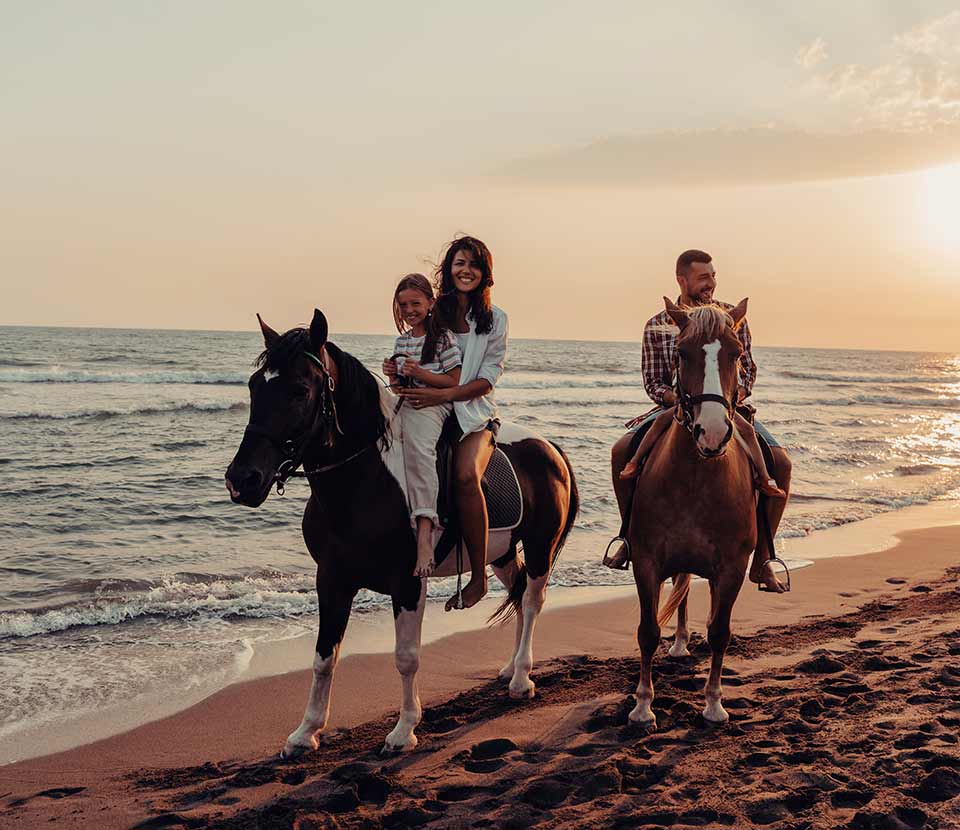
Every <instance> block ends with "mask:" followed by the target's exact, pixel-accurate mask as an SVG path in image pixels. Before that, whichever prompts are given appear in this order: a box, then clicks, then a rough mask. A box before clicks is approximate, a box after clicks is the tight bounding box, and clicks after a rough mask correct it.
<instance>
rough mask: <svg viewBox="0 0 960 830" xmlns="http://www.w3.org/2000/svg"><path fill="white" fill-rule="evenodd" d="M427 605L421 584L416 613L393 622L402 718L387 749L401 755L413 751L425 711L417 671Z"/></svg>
mask: <svg viewBox="0 0 960 830" xmlns="http://www.w3.org/2000/svg"><path fill="white" fill-rule="evenodd" d="M426 604H427V581H426V580H425V579H424V580H421V582H420V599H419V601H418V602H417V607H416V608H415V609H414V610H413V611H407V610H405V609H403V608H401V609H400V611H399V613H398V614H397V615H396V619H395V620H394V628H395V629H396V636H397V641H396V647H395V651H394V656H395V659H396V662H397V671H398V672H400V682H401V685H402V689H403V691H402V698H401V701H400V717H399V719H398V720H397V725H396V726H395V727H394V728H393V731H391V732H390V734H389V735H387V739H386V742H385V743H384V749H388V750H392V751H398V750H408V749H413V748H414V747H415V746H416V745H417V736H416V735H415V734H414V731H413V730H414V729H416V728H417V724H418V723H420V718H421V716H422V714H423V709H422V708H421V706H420V693H419V691H418V690H417V671H418V669H419V668H420V633H421V629H422V627H423V609H424V607H425V606H426Z"/></svg>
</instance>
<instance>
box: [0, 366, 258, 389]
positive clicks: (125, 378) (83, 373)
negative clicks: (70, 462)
mask: <svg viewBox="0 0 960 830" xmlns="http://www.w3.org/2000/svg"><path fill="white" fill-rule="evenodd" d="M249 377H250V376H249V374H242V373H240V372H193V371H161V372H92V371H90V370H89V369H62V368H60V367H57V366H52V367H50V366H48V367H45V368H44V369H43V370H41V371H33V370H26V369H16V370H9V369H8V370H0V383H134V384H161V383H162V384H190V385H194V384H201V385H205V386H243V385H246V383H247V380H248V379H249Z"/></svg>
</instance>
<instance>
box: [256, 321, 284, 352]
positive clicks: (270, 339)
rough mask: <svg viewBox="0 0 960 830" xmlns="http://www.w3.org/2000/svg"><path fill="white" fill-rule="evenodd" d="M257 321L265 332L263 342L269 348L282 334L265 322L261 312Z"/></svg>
mask: <svg viewBox="0 0 960 830" xmlns="http://www.w3.org/2000/svg"><path fill="white" fill-rule="evenodd" d="M257 322H258V323H259V324H260V331H262V332H263V342H264V344H265V345H266V347H267V348H268V349H269V348H270V347H271V346H272V345H273V344H274V343H276V342H277V341H278V340H279V339H280V335H279V334H277V333H276V332H275V331H274V330H273V329H272V328H270V326H268V325H267V324H266V323H264V322H263V318H262V317H261V316H260V315H259V314H258V315H257Z"/></svg>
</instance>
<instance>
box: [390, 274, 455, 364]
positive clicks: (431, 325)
mask: <svg viewBox="0 0 960 830" xmlns="http://www.w3.org/2000/svg"><path fill="white" fill-rule="evenodd" d="M408 289H412V290H414V291H419V292H420V293H421V294H423V295H424V296H425V297H426V298H427V299H428V300H432V299H433V286H432V285H430V280H428V279H427V278H426V277H425V276H424V275H423V274H407V275H406V276H405V277H404V278H403V279H402V280H400V282H399V283H397V290H396V291H394V292H393V322H394V323H396V325H397V331H399V332H400V334H403V333H404V332H405V331H406V330H407V328H406V324H405V323H404V321H403V315H402V314H401V313H400V292H401V291H406V290H408ZM435 310H436V306H434V308H433V310H431V311H430V312H429V313H428V314H427V319H426V320H424V323H423V327H424V329H426V337H425V338H424V341H423V349H422V351H421V352H420V363H421V364H423V363H433V360H434V358H435V357H436V355H437V343H439V342H440V340H441V338H443V337H445V335H446V333H445V331H444V328H443V326H442V325H441V322H440V319H439V317H438V315H437V314H435V313H434V312H435Z"/></svg>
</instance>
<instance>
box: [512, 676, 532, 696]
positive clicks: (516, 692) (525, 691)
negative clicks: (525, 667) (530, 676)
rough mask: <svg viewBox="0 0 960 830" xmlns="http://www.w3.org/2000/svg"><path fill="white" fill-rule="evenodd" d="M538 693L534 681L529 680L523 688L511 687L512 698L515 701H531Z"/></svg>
mask: <svg viewBox="0 0 960 830" xmlns="http://www.w3.org/2000/svg"><path fill="white" fill-rule="evenodd" d="M536 692H537V687H536V686H535V685H534V683H533V681H532V680H528V681H527V682H526V683H525V684H523V685H522V686H514V685H512V684H511V686H510V697H512V698H513V699H514V700H530V699H532V698H533V696H534V695H535V694H536Z"/></svg>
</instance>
